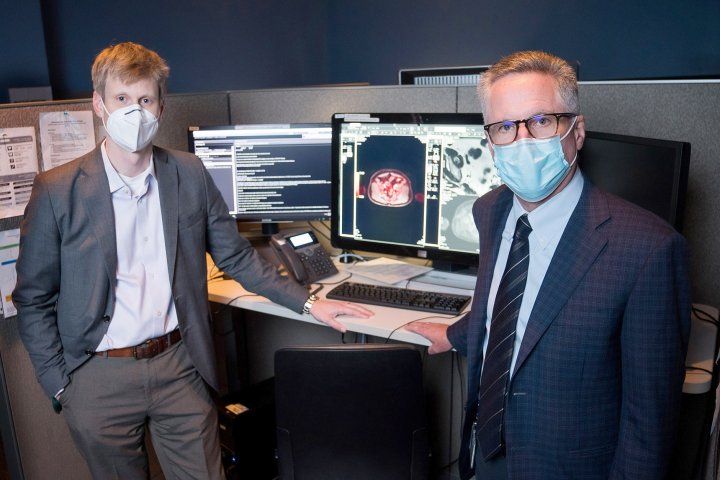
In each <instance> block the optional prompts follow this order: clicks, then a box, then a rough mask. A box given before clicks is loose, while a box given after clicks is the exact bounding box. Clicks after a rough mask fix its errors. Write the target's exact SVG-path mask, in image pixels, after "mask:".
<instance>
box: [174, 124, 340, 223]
mask: <svg viewBox="0 0 720 480" xmlns="http://www.w3.org/2000/svg"><path fill="white" fill-rule="evenodd" d="M238 127H241V128H238ZM271 127H282V128H331V124H330V123H326V122H308V123H304V122H303V123H287V122H277V123H238V124H235V125H204V126H203V125H200V126H196V125H191V126H189V127H188V131H187V135H188V137H187V138H188V151H189V152H190V153H192V154H193V155H195V144H194V142H193V140H194V138H193V132H195V131H198V130H241V129H252V128H258V129H263V128H271ZM331 161H332V156H331ZM331 178H332V177H331ZM331 211H332V210H331ZM230 215H231V216H232V217H233V218H235V219H236V220H237V221H238V222H242V223H259V224H276V223H288V222H309V221H328V220H330V217H331V215H332V214H330V215H303V214H302V213H298V214H283V215H273V216H271V217H268V216H261V215H255V214H245V213H242V214H237V213H235V214H230Z"/></svg>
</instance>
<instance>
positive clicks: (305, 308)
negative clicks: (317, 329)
mask: <svg viewBox="0 0 720 480" xmlns="http://www.w3.org/2000/svg"><path fill="white" fill-rule="evenodd" d="M318 300H319V299H318V296H317V295H315V294H314V293H313V294H311V295H310V296H309V297H308V299H307V300H305V304H304V305H303V308H302V313H305V314H307V313H310V310H311V309H312V307H313V305H314V304H315V302H317V301H318Z"/></svg>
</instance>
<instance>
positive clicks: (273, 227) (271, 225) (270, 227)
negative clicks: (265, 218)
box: [261, 222, 280, 237]
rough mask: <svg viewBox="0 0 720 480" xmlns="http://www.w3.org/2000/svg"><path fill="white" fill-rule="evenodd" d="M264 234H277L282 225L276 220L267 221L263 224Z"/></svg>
mask: <svg viewBox="0 0 720 480" xmlns="http://www.w3.org/2000/svg"><path fill="white" fill-rule="evenodd" d="M261 228H262V234H263V236H265V237H269V236H272V235H275V234H276V233H278V232H279V231H280V226H279V225H278V224H277V223H275V222H265V223H262V225H261Z"/></svg>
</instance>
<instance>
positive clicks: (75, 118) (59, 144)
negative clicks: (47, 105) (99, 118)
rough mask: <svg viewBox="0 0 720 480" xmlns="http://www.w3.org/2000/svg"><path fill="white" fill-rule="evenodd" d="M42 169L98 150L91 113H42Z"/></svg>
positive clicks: (85, 111) (88, 111)
mask: <svg viewBox="0 0 720 480" xmlns="http://www.w3.org/2000/svg"><path fill="white" fill-rule="evenodd" d="M40 144H41V145H42V162H43V170H44V171H47V170H50V169H51V168H54V167H57V166H58V165H62V164H63V163H67V162H69V161H70V160H75V159H76V158H78V157H80V156H82V155H85V154H86V153H88V152H89V151H90V150H92V149H93V148H95V127H94V125H93V112H92V110H82V111H76V112H71V111H63V112H43V113H41V114H40Z"/></svg>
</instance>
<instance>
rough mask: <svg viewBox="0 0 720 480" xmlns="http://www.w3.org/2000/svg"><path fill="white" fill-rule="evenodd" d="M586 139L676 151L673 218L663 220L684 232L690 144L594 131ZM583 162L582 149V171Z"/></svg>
mask: <svg viewBox="0 0 720 480" xmlns="http://www.w3.org/2000/svg"><path fill="white" fill-rule="evenodd" d="M585 138H586V139H590V140H592V139H597V140H606V141H610V142H621V143H627V144H633V145H646V146H650V147H661V148H667V149H672V150H674V151H675V156H674V159H675V164H674V168H673V192H672V199H671V202H672V206H673V208H672V209H671V213H670V215H671V218H663V220H665V221H667V222H668V223H669V224H670V225H672V226H673V228H675V230H677V231H678V232H682V228H683V222H684V219H685V200H686V195H687V185H688V176H689V172H690V152H691V148H690V143H689V142H683V141H678V140H662V139H657V138H648V137H637V136H631V135H621V134H617V133H606V132H596V131H592V130H587V131H586V132H585ZM583 161H584V160H583V155H582V149H580V153H579V156H578V165H579V167H580V169H581V171H582V164H583ZM583 174H585V172H584V171H583ZM610 193H612V192H610ZM614 195H617V194H614ZM628 201H629V200H628ZM641 208H642V207H641Z"/></svg>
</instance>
